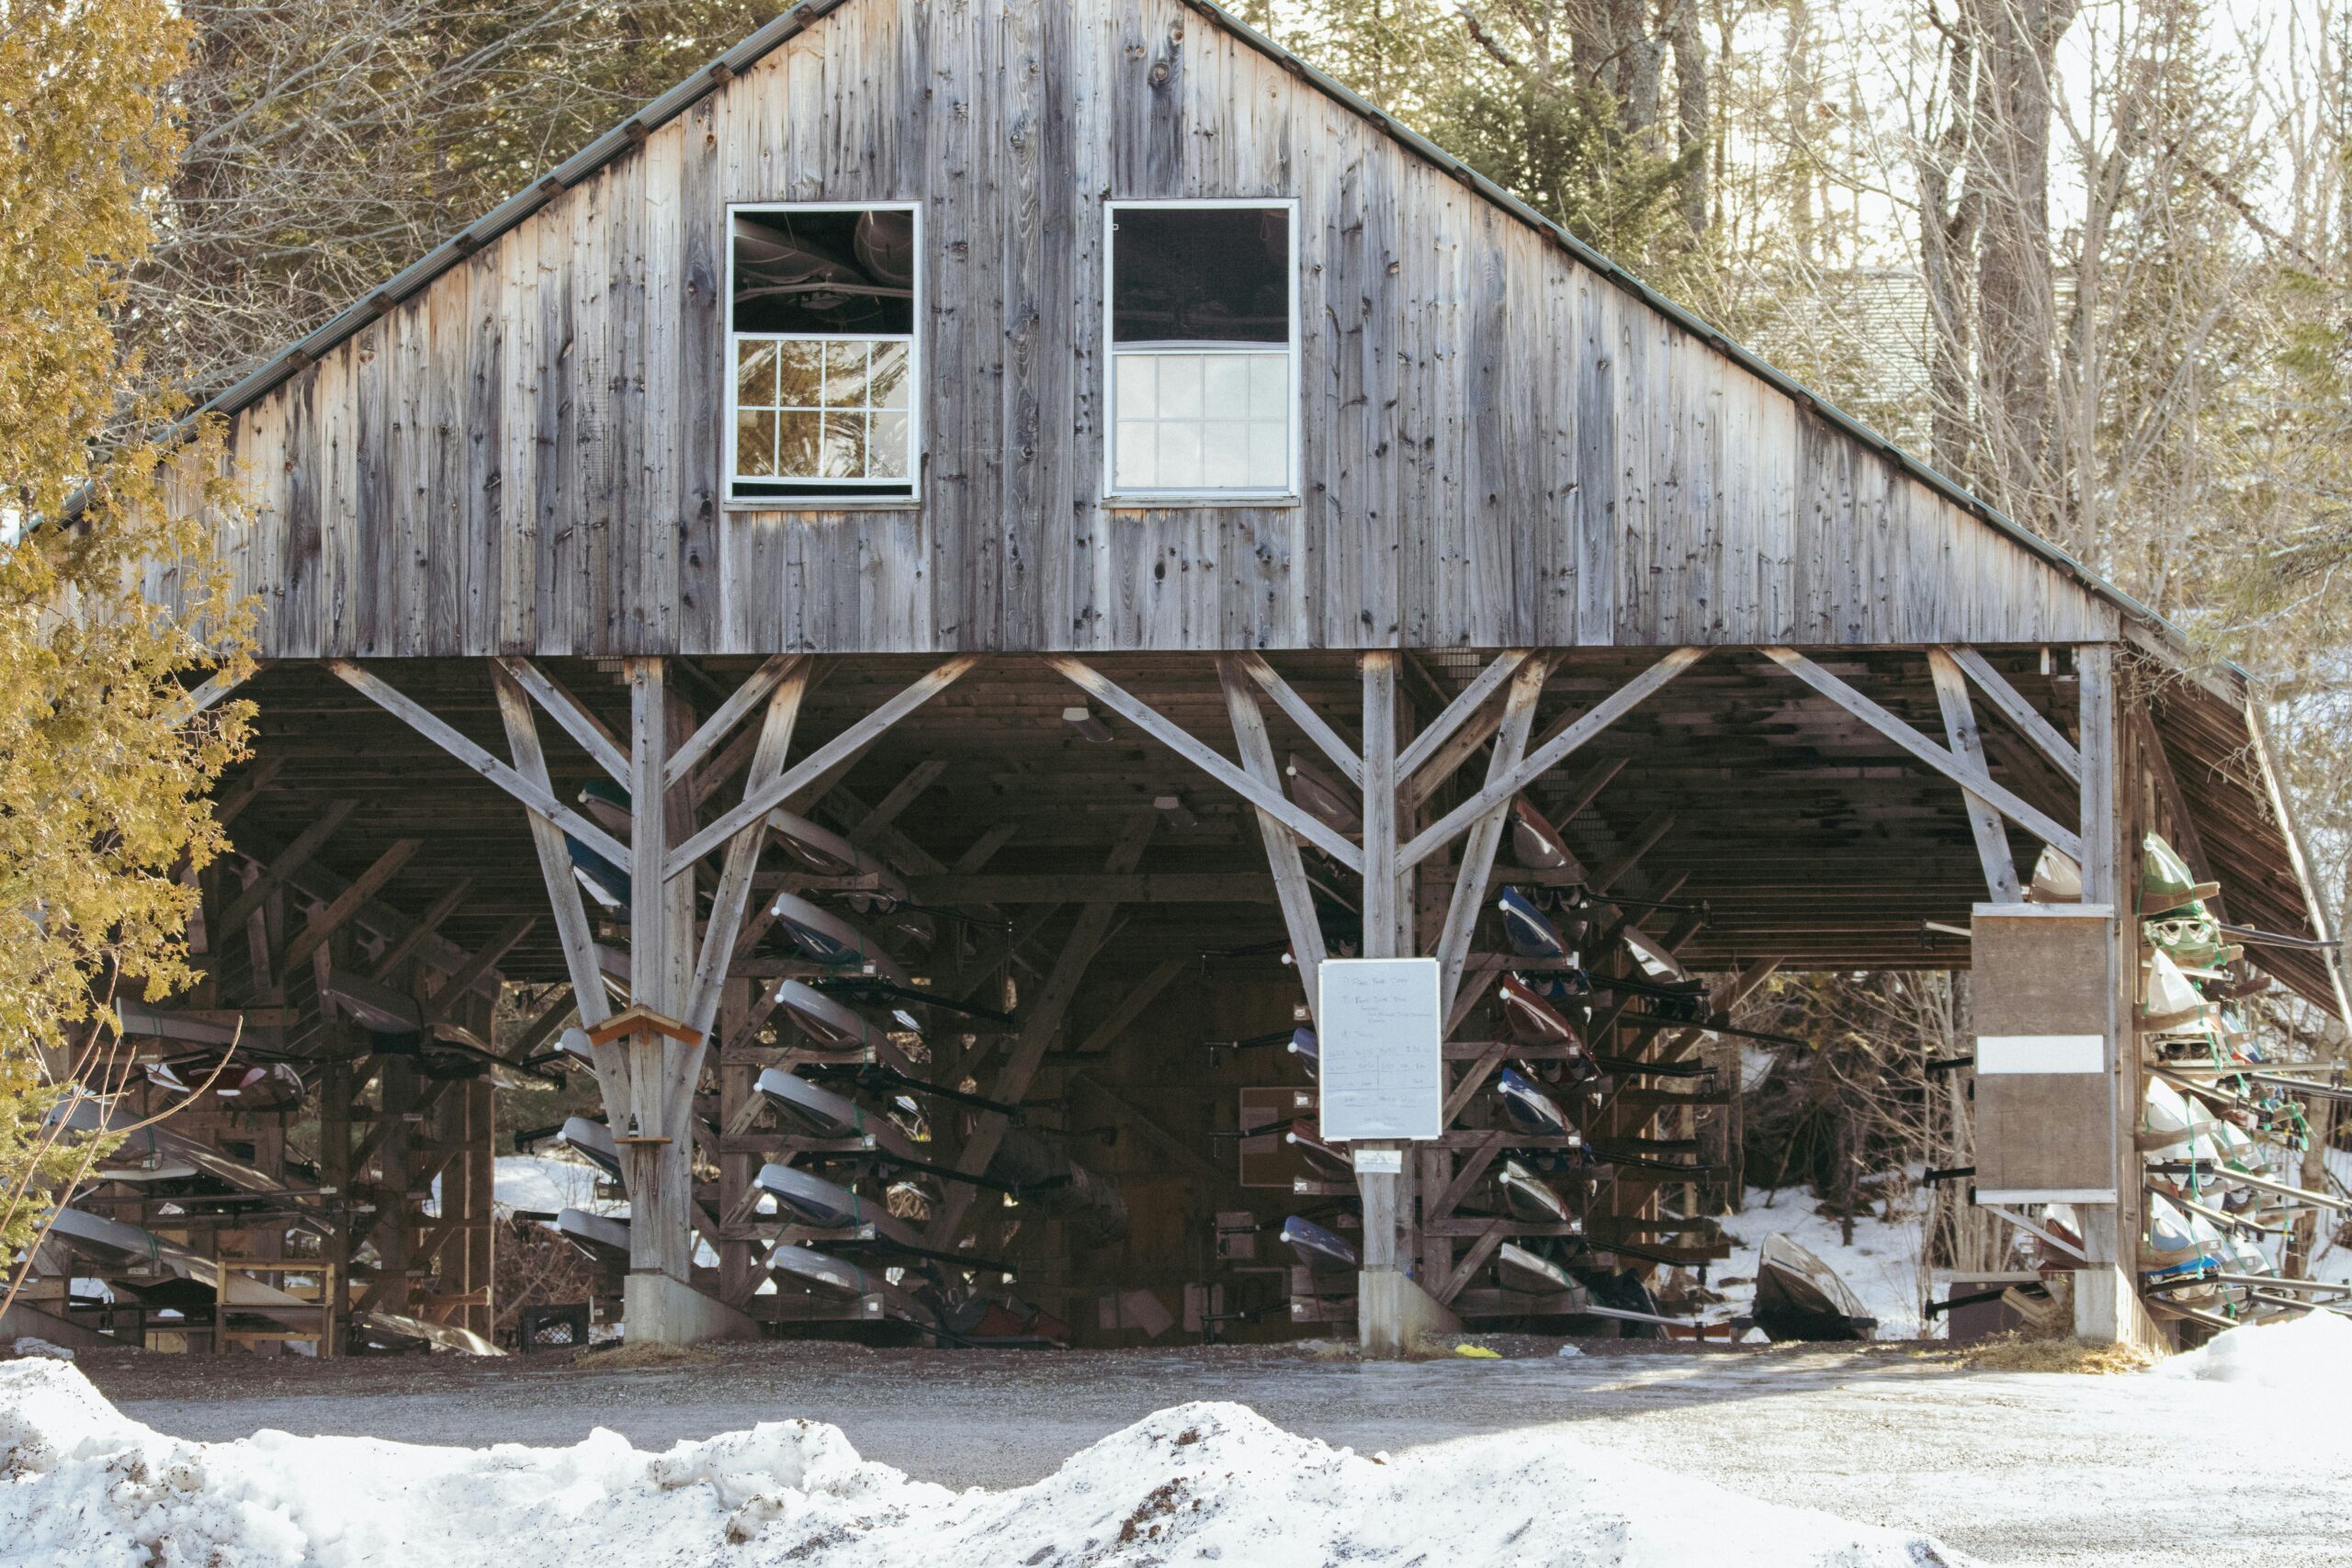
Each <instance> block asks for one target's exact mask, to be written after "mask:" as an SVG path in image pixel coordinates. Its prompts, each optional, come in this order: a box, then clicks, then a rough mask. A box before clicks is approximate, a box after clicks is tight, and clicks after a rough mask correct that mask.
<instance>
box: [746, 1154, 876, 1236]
mask: <svg viewBox="0 0 2352 1568" xmlns="http://www.w3.org/2000/svg"><path fill="white" fill-rule="evenodd" d="M757 1185H758V1187H759V1189H760V1190H761V1191H763V1192H765V1193H767V1194H769V1195H770V1196H772V1197H773V1198H775V1201H776V1202H777V1204H778V1205H779V1206H780V1207H781V1208H783V1209H784V1210H785V1211H786V1213H787V1214H788V1215H789V1217H791V1218H792V1219H794V1220H796V1221H797V1222H798V1223H800V1224H807V1225H814V1226H815V1227H817V1228H818V1229H819V1230H840V1229H842V1228H843V1227H845V1226H848V1225H855V1224H869V1223H871V1222H873V1221H874V1219H875V1218H876V1215H877V1214H878V1215H879V1216H880V1217H882V1218H883V1219H888V1218H889V1217H890V1214H889V1212H888V1210H886V1209H883V1208H882V1207H881V1206H880V1205H878V1204H876V1203H874V1202H871V1201H868V1200H866V1199H864V1198H861V1197H859V1196H858V1195H857V1194H856V1193H855V1192H853V1191H852V1190H849V1189H848V1188H846V1187H843V1186H842V1185H841V1184H840V1183H838V1182H833V1181H828V1180H826V1179H824V1178H823V1177H821V1176H818V1175H815V1174H813V1173H812V1172H809V1171H806V1170H802V1169H800V1168H798V1167H797V1166H789V1165H764V1166H762V1167H761V1168H760V1174H759V1179H758V1182H757Z"/></svg>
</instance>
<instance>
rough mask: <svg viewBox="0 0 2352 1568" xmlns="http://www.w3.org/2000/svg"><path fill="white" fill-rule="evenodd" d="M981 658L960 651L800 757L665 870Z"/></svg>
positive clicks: (668, 871)
mask: <svg viewBox="0 0 2352 1568" xmlns="http://www.w3.org/2000/svg"><path fill="white" fill-rule="evenodd" d="M979 661H980V660H979V655H978V654H974V653H967V654H960V655H958V656H957V657H956V658H954V659H951V660H948V661H947V662H946V663H944V664H942V665H941V666H940V667H939V668H938V669H936V670H933V671H932V672H931V673H930V674H928V675H925V676H923V677H922V679H921V680H919V681H916V682H914V683H913V684H911V685H910V686H908V687H907V688H906V690H904V691H902V692H900V693H899V694H898V695H896V696H894V697H892V698H891V699H890V700H889V701H888V702H886V703H884V704H883V705H881V706H880V707H878V708H876V709H875V710H874V711H873V712H872V713H869V714H867V715H866V716H865V717H863V718H861V719H859V720H858V721H857V722H856V723H854V724H853V725H851V726H850V727H849V728H846V729H844V730H842V732H841V733H840V734H839V735H836V736H834V737H833V738H832V739H831V740H828V741H826V742H825V743H824V744H823V745H821V746H820V747H818V748H817V749H816V750H813V751H811V752H809V755H807V756H806V757H803V758H802V759H801V760H800V761H798V762H797V763H795V764H794V765H793V766H792V767H790V768H788V769H786V771H785V772H783V773H779V774H777V775H776V776H775V777H774V778H772V779H769V780H767V781H765V782H764V783H763V784H761V786H760V787H759V789H758V790H756V791H753V792H747V793H746V794H745V795H744V798H743V803H742V804H741V806H738V807H734V808H733V809H731V810H729V811H727V812H725V813H724V814H722V815H721V816H720V817H719V818H718V820H717V821H715V822H713V823H712V824H711V825H710V826H709V827H707V828H705V829H703V830H702V831H701V832H699V833H696V834H695V835H694V836H693V837H692V838H690V839H688V840H686V841H685V842H684V843H683V844H680V845H679V846H678V847H677V849H676V850H675V851H674V852H672V854H671V855H670V857H669V859H668V860H666V861H665V862H664V863H663V864H662V875H663V876H664V877H665V878H667V877H673V876H675V875H677V874H679V873H680V872H682V871H684V870H685V869H686V868H687V867H688V866H690V865H692V864H694V863H695V862H696V861H698V860H700V859H702V857H703V856H705V855H707V854H708V853H709V852H711V851H713V850H715V849H717V848H718V846H719V845H721V844H723V843H725V842H727V840H729V839H731V838H733V837H734V836H735V835H736V834H737V833H740V832H741V831H742V830H743V829H745V828H747V827H749V826H750V825H751V824H752V823H753V822H756V821H758V820H759V819H760V818H763V817H765V816H766V815H767V814H768V813H769V812H770V811H773V810H775V808H776V807H779V806H782V805H783V804H784V803H785V802H786V801H788V800H790V799H791V798H792V797H793V796H794V795H797V794H799V793H800V792H801V791H802V790H804V789H806V788H808V787H809V785H811V784H815V783H816V782H817V781H818V780H819V779H820V778H822V777H823V776H824V775H825V774H826V773H828V772H830V771H831V769H832V768H833V766H834V765H835V764H836V763H838V762H841V761H845V760H846V759H848V758H850V757H851V756H853V755H854V754H855V753H857V752H858V751H861V750H864V749H865V747H866V746H868V745H870V744H872V743H873V742H874V741H876V740H877V739H880V738H881V736H882V734H883V733H884V732H885V731H886V730H888V728H890V727H891V726H892V725H894V724H897V723H898V722H899V720H900V719H902V718H904V717H906V716H907V715H909V714H910V713H912V712H914V710H915V709H917V708H919V707H921V706H922V705H923V704H925V703H927V702H929V701H931V699H932V698H933V697H935V696H937V695H938V694H940V693H942V692H944V691H945V690H946V689H947V688H948V687H950V686H952V685H954V684H955V683H956V681H957V680H959V679H960V678H962V676H963V675H964V674H965V672H966V671H969V670H970V669H971V668H972V666H974V665H976V664H978V662H979Z"/></svg>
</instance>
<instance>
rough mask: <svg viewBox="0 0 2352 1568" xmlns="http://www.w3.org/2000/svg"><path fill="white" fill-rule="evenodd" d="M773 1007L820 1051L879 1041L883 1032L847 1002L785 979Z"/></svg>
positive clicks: (778, 986) (836, 1049)
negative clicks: (784, 1015) (814, 1043)
mask: <svg viewBox="0 0 2352 1568" xmlns="http://www.w3.org/2000/svg"><path fill="white" fill-rule="evenodd" d="M775 1005H776V1007H777V1009H778V1010H781V1011H782V1012H784V1013H785V1014H786V1015H787V1016H788V1017H789V1018H790V1019H791V1020H792V1021H793V1024H794V1025H795V1026H796V1027H797V1028H798V1029H799V1031H800V1032H801V1033H803V1034H805V1035H807V1036H808V1037H809V1039H811V1040H813V1041H815V1042H816V1043H817V1046H818V1048H819V1049H820V1050H824V1051H847V1050H851V1049H853V1048H854V1047H856V1046H859V1045H863V1044H865V1043H868V1042H869V1041H874V1040H878V1039H880V1038H882V1036H883V1035H884V1034H885V1032H886V1031H885V1030H884V1029H883V1028H882V1027H881V1025H879V1024H877V1023H875V1022H874V1021H872V1020H870V1019H868V1018H867V1017H866V1016H865V1014H864V1013H862V1012H859V1011H858V1010H856V1009H855V1008H853V1007H851V1006H849V1005H848V1004H847V1003H846V1002H837V1001H835V1000H834V999H833V998H831V997H829V996H827V995H825V993H824V992H822V991H820V990H818V989H817V988H816V987H814V986H809V985H806V984H804V983H803V982H801V981H798V980H785V981H781V982H779V983H778V984H777V986H776V988H775Z"/></svg>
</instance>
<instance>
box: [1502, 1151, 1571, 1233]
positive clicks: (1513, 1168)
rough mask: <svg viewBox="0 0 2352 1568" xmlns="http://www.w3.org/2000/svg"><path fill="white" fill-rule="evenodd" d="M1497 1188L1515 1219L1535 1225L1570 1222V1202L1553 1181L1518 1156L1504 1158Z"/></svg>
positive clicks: (1505, 1205) (1505, 1207)
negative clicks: (1555, 1186) (1543, 1177)
mask: <svg viewBox="0 0 2352 1568" xmlns="http://www.w3.org/2000/svg"><path fill="white" fill-rule="evenodd" d="M1495 1187H1496V1190H1498V1191H1499V1192H1500V1193H1501V1195H1502V1201H1503V1207H1504V1209H1505V1210H1507V1211H1508V1212H1509V1213H1510V1217H1511V1218H1512V1219H1515V1220H1520V1221H1522V1222H1524V1223H1525V1224H1532V1225H1564V1224H1567V1223H1568V1221H1569V1215H1568V1205H1567V1204H1566V1201H1563V1200H1562V1199H1561V1197H1560V1195H1559V1194H1558V1193H1557V1192H1555V1191H1554V1190H1552V1187H1551V1184H1550V1183H1549V1182H1546V1181H1544V1180H1541V1179H1538V1178H1537V1177H1536V1175H1535V1173H1534V1172H1533V1171H1532V1170H1530V1169H1528V1168H1526V1167H1525V1166H1523V1165H1521V1164H1520V1163H1519V1161H1517V1160H1515V1159H1510V1160H1505V1161H1503V1168H1502V1174H1501V1175H1500V1176H1498V1177H1497V1178H1496V1179H1495Z"/></svg>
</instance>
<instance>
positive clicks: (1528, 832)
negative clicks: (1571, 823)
mask: <svg viewBox="0 0 2352 1568" xmlns="http://www.w3.org/2000/svg"><path fill="white" fill-rule="evenodd" d="M1510 848H1511V853H1512V854H1513V855H1514V856H1516V857H1517V858H1518V861H1519V863H1520V864H1521V865H1524V866H1532V867H1533V868H1535V869H1536V870H1538V871H1565V872H1569V873H1571V874H1576V875H1579V876H1581V875H1582V874H1583V870H1582V868H1581V867H1579V866H1578V865H1577V857H1576V856H1575V855H1573V854H1571V853H1569V852H1568V841H1567V840H1566V839H1564V838H1562V837H1561V836H1560V830H1559V829H1557V828H1555V827H1553V826H1552V823H1551V820H1550V819H1549V818H1546V817H1545V816H1544V813H1542V812H1541V811H1538V810H1537V809H1535V807H1534V806H1533V805H1532V803H1531V802H1530V801H1529V800H1528V798H1527V797H1526V796H1525V795H1520V796H1519V797H1517V798H1516V799H1514V800H1513V801H1512V802H1511V803H1510Z"/></svg>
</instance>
